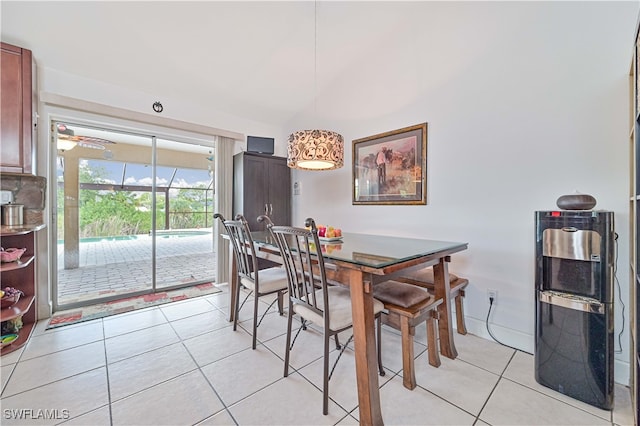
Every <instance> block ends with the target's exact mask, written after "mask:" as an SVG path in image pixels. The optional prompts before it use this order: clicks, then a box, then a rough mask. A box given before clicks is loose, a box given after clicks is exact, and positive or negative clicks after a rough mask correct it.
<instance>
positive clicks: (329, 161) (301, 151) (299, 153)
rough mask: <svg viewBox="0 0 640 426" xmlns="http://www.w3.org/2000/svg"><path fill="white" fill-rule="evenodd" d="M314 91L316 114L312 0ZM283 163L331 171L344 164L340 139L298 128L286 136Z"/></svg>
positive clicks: (315, 36)
mask: <svg viewBox="0 0 640 426" xmlns="http://www.w3.org/2000/svg"><path fill="white" fill-rule="evenodd" d="M313 60H314V64H313V67H314V69H313V73H314V75H313V78H314V94H313V97H314V99H313V102H314V109H315V115H316V117H317V115H318V106H317V102H318V101H317V97H318V93H317V92H318V89H317V86H318V3H317V1H316V2H314V58H313ZM287 165H288V166H289V167H290V168H292V169H300V170H333V169H339V168H340V167H342V166H343V165H344V138H343V137H342V135H341V134H339V133H337V132H334V131H331V130H319V129H312V130H299V131H297V132H293V133H292V134H291V135H289V141H288V143H287Z"/></svg>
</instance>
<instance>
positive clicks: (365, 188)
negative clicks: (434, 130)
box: [352, 123, 427, 205]
mask: <svg viewBox="0 0 640 426" xmlns="http://www.w3.org/2000/svg"><path fill="white" fill-rule="evenodd" d="M352 158H353V181H352V183H353V185H352V195H353V198H352V204H392V205H403V204H409V205H416V204H418V205H425V204H427V123H422V124H416V125H415V126H409V127H405V128H402V129H398V130H393V131H390V132H386V133H381V134H378V135H373V136H369V137H366V138H362V139H356V140H354V141H353V156H352Z"/></svg>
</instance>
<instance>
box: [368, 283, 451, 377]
mask: <svg viewBox="0 0 640 426" xmlns="http://www.w3.org/2000/svg"><path fill="white" fill-rule="evenodd" d="M373 297H375V298H376V299H378V300H379V301H381V302H382V303H384V307H385V309H386V315H384V316H383V317H382V321H383V322H384V323H385V324H387V325H389V326H391V327H393V328H395V329H396V330H400V332H401V334H402V382H403V384H404V386H405V387H406V388H407V389H414V388H415V387H416V373H415V368H414V358H415V355H414V349H413V336H414V335H415V328H416V326H417V325H419V324H420V323H422V322H426V325H427V351H428V354H429V364H431V365H432V366H434V367H439V366H440V354H439V351H438V324H437V318H438V306H439V305H440V304H441V303H442V300H438V299H436V298H435V296H434V295H432V294H430V293H429V291H427V290H425V289H423V288H420V287H418V286H415V285H411V284H407V283H403V282H399V281H385V282H383V283H381V284H378V285H375V286H374V287H373ZM383 312H384V311H383Z"/></svg>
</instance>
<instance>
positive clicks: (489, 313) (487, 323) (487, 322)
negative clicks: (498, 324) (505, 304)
mask: <svg viewBox="0 0 640 426" xmlns="http://www.w3.org/2000/svg"><path fill="white" fill-rule="evenodd" d="M492 307H493V297H489V312H487V319H486V321H485V324H486V326H487V331H488V332H489V336H491V338H492V339H493V340H495V341H496V343H499V344H501V345H502V346H505V347H507V348H511V349H513V350H516V351H520V352H524V353H526V354H529V355H533V354H532V353H531V352H527V351H523V350H522V349H518V348H514V347H513V346H509V345H507V344H505V343H502V342H501V341H500V340H498V339H496V336H494V335H493V333H492V332H491V329H490V328H489V315H491V308H492Z"/></svg>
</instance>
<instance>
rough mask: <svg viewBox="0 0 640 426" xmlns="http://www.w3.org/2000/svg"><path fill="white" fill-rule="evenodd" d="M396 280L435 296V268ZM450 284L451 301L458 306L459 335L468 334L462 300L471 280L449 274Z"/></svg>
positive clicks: (422, 270)
mask: <svg viewBox="0 0 640 426" xmlns="http://www.w3.org/2000/svg"><path fill="white" fill-rule="evenodd" d="M395 279H396V280H397V281H400V282H403V283H408V284H413V285H417V286H420V287H424V288H426V289H427V290H429V292H431V294H434V283H435V279H434V276H433V268H431V267H430V268H424V269H420V270H418V271H416V272H415V273H413V274H410V275H405V276H402V277H398V278H395ZM449 282H450V287H451V290H450V292H449V294H451V299H452V300H453V301H454V303H455V306H456V328H457V330H458V333H459V334H467V327H466V325H465V322H464V308H463V305H462V299H463V298H464V296H465V292H464V289H465V287H466V286H467V285H468V284H469V280H468V279H466V278H461V277H458V276H457V275H455V274H453V273H449Z"/></svg>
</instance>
